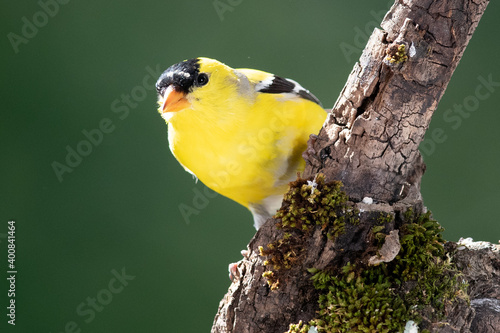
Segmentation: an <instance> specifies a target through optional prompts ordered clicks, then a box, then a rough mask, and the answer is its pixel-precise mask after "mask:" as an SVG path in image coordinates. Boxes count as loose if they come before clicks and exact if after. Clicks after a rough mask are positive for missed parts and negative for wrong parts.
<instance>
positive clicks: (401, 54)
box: [385, 44, 408, 64]
mask: <svg viewBox="0 0 500 333" xmlns="http://www.w3.org/2000/svg"><path fill="white" fill-rule="evenodd" d="M385 53H386V54H387V57H386V58H385V60H387V61H388V62H390V63H391V64H402V63H404V62H405V61H407V60H408V56H407V55H406V46H405V45H404V44H400V45H398V44H395V45H391V46H389V47H388V48H387V50H386V51H385Z"/></svg>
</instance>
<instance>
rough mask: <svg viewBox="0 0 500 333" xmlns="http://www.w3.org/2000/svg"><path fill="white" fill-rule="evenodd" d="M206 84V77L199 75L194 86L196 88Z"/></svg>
mask: <svg viewBox="0 0 500 333" xmlns="http://www.w3.org/2000/svg"><path fill="white" fill-rule="evenodd" d="M207 83H208V75H207V74H205V73H200V74H199V75H198V77H197V78H196V85H197V86H198V87H201V86H204V85H205V84H207Z"/></svg>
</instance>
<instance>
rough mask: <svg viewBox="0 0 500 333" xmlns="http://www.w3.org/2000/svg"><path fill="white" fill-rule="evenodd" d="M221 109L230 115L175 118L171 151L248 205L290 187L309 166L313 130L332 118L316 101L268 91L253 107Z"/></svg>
mask: <svg viewBox="0 0 500 333" xmlns="http://www.w3.org/2000/svg"><path fill="white" fill-rule="evenodd" d="M263 105H266V107H267V109H266V108H264V107H263ZM218 112H226V114H224V115H223V116H221V115H220V113H219V114H217V115H215V114H214V112H213V110H212V112H209V113H208V114H207V113H201V112H199V111H197V110H193V109H188V110H184V111H181V112H179V113H178V114H176V115H175V116H174V117H172V118H171V120H170V121H169V142H170V149H171V150H172V153H173V154H174V156H175V157H176V158H177V160H178V161H179V162H180V163H181V164H182V165H183V166H184V167H185V168H187V169H189V170H190V171H191V172H192V173H194V174H195V175H196V176H197V177H198V179H200V180H201V181H202V182H203V183H204V184H205V185H206V186H208V187H209V188H211V189H212V190H214V191H216V192H218V193H220V194H222V195H224V196H226V197H228V198H230V199H233V200H234V201H236V202H238V203H240V204H242V205H244V206H246V207H248V205H249V204H251V203H259V202H261V201H262V200H264V199H265V198H266V197H268V196H271V195H276V194H283V193H284V192H285V191H286V188H287V184H288V182H289V181H291V180H293V179H294V178H295V174H296V172H297V171H302V170H303V168H304V161H303V159H302V157H301V154H302V152H303V151H304V150H305V149H306V147H307V140H308V137H309V134H311V133H318V132H319V130H320V128H321V126H322V125H323V122H324V120H325V118H326V112H325V111H324V110H323V109H322V108H321V107H320V106H319V105H317V104H314V103H312V102H307V103H304V102H302V103H298V102H295V101H287V102H279V101H276V97H275V96H267V95H264V97H263V98H261V99H260V100H258V101H256V102H255V103H254V104H253V107H252V109H249V110H241V109H240V110H238V112H237V113H231V111H229V110H228V111H218Z"/></svg>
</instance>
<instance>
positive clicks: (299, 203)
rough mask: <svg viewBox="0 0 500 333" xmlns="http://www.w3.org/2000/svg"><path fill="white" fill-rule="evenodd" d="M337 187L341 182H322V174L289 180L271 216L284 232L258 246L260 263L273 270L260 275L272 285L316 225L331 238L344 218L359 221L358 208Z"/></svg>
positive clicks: (339, 230) (340, 230)
mask: <svg viewBox="0 0 500 333" xmlns="http://www.w3.org/2000/svg"><path fill="white" fill-rule="evenodd" d="M341 187H342V183H341V182H338V181H332V182H326V181H325V177H324V175H322V174H318V175H317V176H316V177H315V178H314V180H312V181H311V180H307V179H302V178H298V179H297V180H296V181H294V182H291V183H290V188H289V190H288V192H287V193H286V194H285V196H284V199H283V205H282V207H281V208H280V209H279V210H278V212H277V213H276V215H275V216H274V217H275V218H276V219H278V220H279V222H278V223H277V225H276V227H277V228H278V229H282V230H283V231H284V236H283V238H282V239H279V240H277V241H274V242H272V243H270V244H267V246H266V248H264V247H260V248H259V250H260V255H261V256H265V257H267V260H266V261H265V262H264V264H265V265H266V266H267V265H269V266H271V270H269V271H268V272H273V275H270V274H269V273H266V276H264V277H265V278H266V280H267V282H268V284H269V285H270V286H271V288H272V289H277V288H278V286H279V276H280V274H279V271H280V270H283V269H290V268H291V267H292V266H293V265H294V264H296V263H297V262H299V261H300V260H301V259H302V255H303V248H304V243H305V242H306V240H307V238H308V237H310V234H311V232H312V231H313V230H314V228H315V227H316V226H318V225H319V226H320V227H321V230H322V231H323V232H324V234H325V235H326V236H327V237H328V238H329V239H333V238H335V237H337V236H338V235H340V234H342V233H344V229H345V224H346V222H347V223H353V224H357V223H358V222H359V219H358V218H357V216H358V212H357V211H355V210H353V208H352V207H351V206H350V205H348V204H347V199H348V198H347V195H346V194H345V193H344V192H343V191H342V190H341Z"/></svg>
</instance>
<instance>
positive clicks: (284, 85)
mask: <svg viewBox="0 0 500 333" xmlns="http://www.w3.org/2000/svg"><path fill="white" fill-rule="evenodd" d="M257 91H258V92H263V93H269V94H286V93H289V94H295V95H297V96H299V97H301V98H304V99H307V100H309V101H311V102H314V103H316V104H318V105H321V102H320V101H319V99H318V98H316V96H314V95H313V94H311V92H310V91H309V90H307V89H305V88H304V87H302V86H301V85H300V84H298V83H297V82H295V81H294V80H290V79H285V78H282V77H280V76H276V75H274V76H273V77H272V80H265V81H261V82H259V84H258V85H257Z"/></svg>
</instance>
